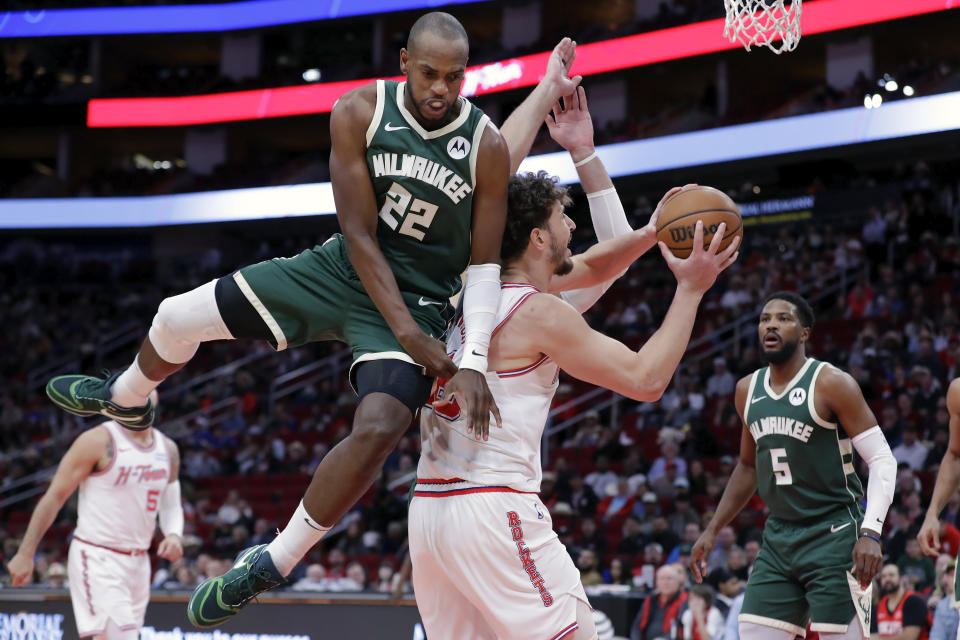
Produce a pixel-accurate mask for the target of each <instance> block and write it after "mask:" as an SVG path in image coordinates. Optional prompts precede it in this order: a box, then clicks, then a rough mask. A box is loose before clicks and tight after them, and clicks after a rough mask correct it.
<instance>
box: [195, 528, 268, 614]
mask: <svg viewBox="0 0 960 640" xmlns="http://www.w3.org/2000/svg"><path fill="white" fill-rule="evenodd" d="M284 582H286V579H285V578H284V577H283V576H282V575H280V572H279V571H278V570H277V567H276V566H274V564H273V560H272V559H271V558H270V554H269V553H267V545H265V544H261V545H257V546H255V547H250V548H249V549H244V550H243V551H241V552H240V555H239V556H237V559H236V561H235V562H234V563H233V567H232V568H231V569H230V570H229V571H227V572H226V573H224V574H223V575H220V576H217V577H216V578H210V579H209V580H204V581H203V582H201V583H200V586H199V587H197V588H196V590H195V591H194V592H193V595H191V596H190V602H188V603H187V617H188V618H190V622H192V623H193V625H194V626H196V627H201V628H206V627H215V626H217V625H219V624H222V623H224V622H226V621H227V620H229V619H230V618H232V617H233V616H235V615H236V614H237V612H238V611H240V609H242V608H243V607H245V606H246V605H247V603H248V602H250V601H251V600H253V599H254V598H255V597H257V595H259V594H261V593H263V592H264V591H268V590H270V589H273V588H274V587H276V586H279V585H281V584H283V583H284Z"/></svg>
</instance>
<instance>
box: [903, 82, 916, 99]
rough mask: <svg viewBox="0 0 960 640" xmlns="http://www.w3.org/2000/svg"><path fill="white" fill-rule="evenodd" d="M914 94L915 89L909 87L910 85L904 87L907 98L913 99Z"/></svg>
mask: <svg viewBox="0 0 960 640" xmlns="http://www.w3.org/2000/svg"><path fill="white" fill-rule="evenodd" d="M914 93H915V92H914V90H913V87H911V86H910V85H908V84H905V85H903V95H905V96H907V97H908V98H909V97H911V96H912V95H913V94H914Z"/></svg>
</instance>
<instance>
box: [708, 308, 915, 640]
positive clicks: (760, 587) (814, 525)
mask: <svg viewBox="0 0 960 640" xmlns="http://www.w3.org/2000/svg"><path fill="white" fill-rule="evenodd" d="M812 329H813V310H812V309H811V308H810V305H809V304H808V303H807V301H806V300H804V299H803V298H802V297H801V296H799V295H797V294H795V293H792V292H788V291H781V292H778V293H774V294H772V295H771V296H770V297H769V298H767V300H766V302H765V303H764V306H763V310H762V311H761V313H760V323H759V336H760V344H761V346H762V350H763V355H764V358H765V360H766V361H767V362H768V363H769V366H768V367H764V368H763V369H759V370H757V371H755V372H754V373H753V374H751V375H749V376H746V377H744V378H743V379H741V380H740V381H739V382H738V383H737V389H736V406H737V411H738V412H739V413H740V417H741V419H742V420H743V425H744V426H743V432H742V436H741V440H740V460H739V462H738V463H737V466H736V467H735V468H734V470H733V473H732V474H731V476H730V481H729V483H728V484H727V486H726V488H725V489H724V491H723V496H722V498H721V499H720V505H719V506H718V507H717V512H716V515H714V517H713V519H712V520H711V521H710V523H709V524H708V525H707V529H706V531H704V532H703V534H702V535H701V536H700V539H699V540H697V542H696V544H695V545H694V547H693V551H692V552H691V554H690V569H691V571H692V572H693V575H694V577H695V578H696V580H697V581H698V582H700V581H702V580H703V571H704V569H705V566H706V558H707V556H708V555H709V554H710V551H711V550H712V549H713V548H714V546H715V545H716V540H717V533H718V532H719V531H720V529H721V528H722V527H724V526H726V525H727V524H728V523H729V522H730V521H731V520H733V518H734V517H735V516H736V515H737V513H739V512H740V510H741V509H743V507H744V506H745V505H746V503H747V502H748V501H749V500H750V498H751V497H752V496H753V493H754V491H756V490H757V489H758V488H759V491H760V497H761V498H762V499H763V501H764V502H765V503H766V505H767V507H768V508H769V509H770V517H769V518H768V519H767V522H766V526H765V527H764V531H763V546H762V547H761V551H760V554H759V555H758V556H757V560H756V564H755V565H754V569H753V572H752V573H751V574H750V580H749V581H748V582H747V590H746V594H745V596H744V601H743V610H742V612H741V613H740V616H739V621H740V638H741V640H793V638H794V637H795V636H797V635H801V636H802V635H805V634H806V629H807V623H808V622H810V626H811V629H812V630H813V631H817V632H819V634H820V637H821V638H824V639H825V640H841V639H842V640H854V639H857V640H859V639H861V638H864V637H868V636H869V635H870V621H869V618H870V607H871V601H870V588H871V587H870V584H871V581H872V580H873V578H874V576H876V575H877V572H878V571H879V570H880V566H881V561H882V554H881V551H880V531H881V529H882V527H883V521H884V519H885V518H886V514H887V509H888V508H889V507H890V503H891V501H892V500H893V491H894V485H895V482H896V472H897V463H896V460H895V459H894V457H893V453H892V452H891V451H890V447H889V446H888V444H887V441H886V439H885V438H884V436H883V433H882V432H881V430H880V427H879V425H878V424H877V420H876V418H875V417H874V415H873V412H872V411H871V410H870V407H868V406H867V403H866V401H865V400H864V399H863V394H862V393H861V391H860V387H859V386H858V385H857V383H856V381H855V380H854V379H853V378H852V377H851V376H850V375H849V374H847V373H845V372H843V371H840V370H839V369H837V368H835V367H833V366H831V365H829V364H827V363H826V362H819V361H817V360H814V359H813V358H809V357H807V354H806V346H807V341H808V340H809V339H810V332H811V331H812ZM854 449H856V450H857V453H859V454H860V456H861V457H863V458H864V460H866V462H867V465H868V466H869V469H870V477H869V482H868V485H867V504H866V509H865V513H864V512H863V511H861V509H860V501H861V499H862V497H863V491H862V488H861V485H860V480H859V479H858V478H857V475H856V473H855V472H854V467H853V450H854Z"/></svg>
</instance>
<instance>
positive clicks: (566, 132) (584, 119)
mask: <svg viewBox="0 0 960 640" xmlns="http://www.w3.org/2000/svg"><path fill="white" fill-rule="evenodd" d="M547 129H549V130H550V137H551V138H553V139H554V140H555V141H556V143H557V144H559V145H560V146H561V147H563V148H564V149H566V150H567V151H569V152H570V153H571V154H572V155H573V156H574V162H576V161H579V160H583V159H584V158H586V157H587V156H589V155H590V154H591V153H593V119H592V118H591V117H590V111H589V110H588V109H587V94H586V92H585V91H584V90H583V87H577V88H576V89H575V90H574V91H573V93H572V94H570V95H566V96H564V97H563V104H561V103H560V100H557V101H556V102H555V103H554V105H553V112H552V113H551V114H550V115H548V116H547Z"/></svg>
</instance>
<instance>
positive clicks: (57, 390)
mask: <svg viewBox="0 0 960 640" xmlns="http://www.w3.org/2000/svg"><path fill="white" fill-rule="evenodd" d="M119 375H120V372H117V373H115V374H113V375H110V372H109V371H104V372H103V377H101V378H98V377H96V376H82V375H76V374H71V375H66V376H57V377H56V378H53V379H51V380H50V382H48V383H47V397H49V398H50V400H52V401H53V403H54V404H55V405H57V406H58V407H60V408H61V409H63V410H64V411H68V412H70V413H72V414H74V415H78V416H94V415H104V416H107V417H108V418H110V419H112V420H115V421H117V422H118V423H120V424H121V425H123V426H124V427H126V428H128V429H134V430H140V429H146V428H148V427H150V426H151V425H153V418H154V415H155V413H156V412H155V409H154V406H153V403H152V402H150V400H147V404H146V405H144V406H142V407H121V406H120V405H118V404H116V403H114V402H111V401H110V387H111V386H113V381H114V380H116V379H117V377H118V376H119Z"/></svg>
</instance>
